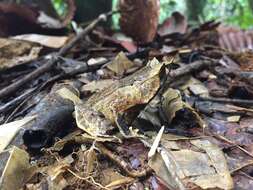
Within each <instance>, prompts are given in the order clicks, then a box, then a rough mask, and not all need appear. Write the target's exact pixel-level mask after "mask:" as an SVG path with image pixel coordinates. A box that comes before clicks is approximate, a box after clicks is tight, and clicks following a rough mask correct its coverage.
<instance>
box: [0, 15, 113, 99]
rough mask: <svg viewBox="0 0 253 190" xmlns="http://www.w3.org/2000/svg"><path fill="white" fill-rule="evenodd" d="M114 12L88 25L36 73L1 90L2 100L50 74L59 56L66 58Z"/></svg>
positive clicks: (0, 96)
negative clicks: (40, 77) (38, 78)
mask: <svg viewBox="0 0 253 190" xmlns="http://www.w3.org/2000/svg"><path fill="white" fill-rule="evenodd" d="M111 14H112V12H110V13H108V14H102V15H100V16H99V17H98V18H97V19H95V20H94V21H93V22H92V23H91V24H90V25H88V26H87V27H86V28H85V29H84V30H83V31H82V32H80V33H79V34H78V35H77V36H76V37H75V38H73V39H72V40H71V41H70V42H69V43H68V44H66V45H65V46H64V47H62V48H61V49H60V50H59V52H58V53H56V55H53V56H52V57H51V59H50V60H48V62H47V63H45V64H43V65H42V66H41V67H39V68H38V69H36V70H35V71H33V72H31V73H29V74H28V75H26V76H25V77H24V78H22V79H21V80H19V81H16V82H15V83H13V84H11V85H9V86H7V87H5V88H4V89H2V90H0V98H3V97H6V96H8V95H10V94H11V93H13V92H15V91H16V90H18V89H19V88H20V87H22V86H23V85H25V84H26V83H28V82H29V81H31V80H33V79H35V78H37V77H38V76H40V75H42V74H43V73H45V72H48V71H50V70H51V68H52V67H53V66H54V65H55V63H56V62H57V60H58V56H65V55H66V54H67V53H68V51H69V50H71V49H72V48H73V47H74V46H75V45H76V44H77V42H79V41H80V40H81V39H82V38H83V37H84V36H86V35H87V34H89V33H90V32H91V31H92V30H93V29H94V28H95V27H96V26H97V24H98V23H99V22H101V21H105V20H106V18H107V17H108V16H110V15H111Z"/></svg>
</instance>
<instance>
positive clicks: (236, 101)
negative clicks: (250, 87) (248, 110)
mask: <svg viewBox="0 0 253 190" xmlns="http://www.w3.org/2000/svg"><path fill="white" fill-rule="evenodd" d="M198 100H199V101H211V102H220V103H231V104H243V105H248V106H252V105H253V100H244V99H230V98H214V97H198Z"/></svg>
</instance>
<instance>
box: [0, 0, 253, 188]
mask: <svg viewBox="0 0 253 190" xmlns="http://www.w3.org/2000/svg"><path fill="white" fill-rule="evenodd" d="M120 6H121V8H123V9H126V8H127V7H125V6H127V5H126V4H125V5H123V4H121V5H120ZM136 6H137V7H138V6H139V7H142V6H143V5H142V4H141V1H140V2H139V1H138V2H137V3H136ZM148 6H150V7H146V8H145V9H144V8H143V9H142V8H140V9H142V11H147V10H149V11H153V14H150V15H148V16H150V17H152V20H153V21H154V22H152V23H149V24H148V23H145V27H146V29H147V30H148V28H149V26H150V31H149V32H147V33H145V34H144V33H143V31H138V27H139V23H132V24H131V22H135V21H134V20H127V18H128V16H129V15H128V14H130V13H128V12H124V14H122V16H123V17H125V18H122V20H121V22H122V23H121V25H122V27H123V31H125V32H126V34H128V35H129V36H130V37H132V38H133V39H132V40H128V41H127V46H126V43H124V38H121V39H120V40H118V41H117V40H116V38H115V37H113V36H119V34H117V33H116V32H111V33H108V32H107V31H106V30H103V28H102V29H101V28H100V27H97V25H98V24H99V23H100V22H102V21H104V18H106V17H110V16H111V15H112V14H114V13H108V14H105V15H102V16H99V17H98V18H97V19H95V20H94V21H93V22H92V23H91V24H90V25H88V26H87V27H86V28H85V29H83V31H82V32H81V33H79V34H77V35H76V36H74V35H73V34H71V35H69V36H62V37H61V38H60V37H59V39H63V41H60V42H59V43H58V44H57V45H56V44H54V43H55V40H56V41H57V38H55V37H52V36H51V37H50V36H39V38H40V39H39V40H38V39H37V37H35V36H34V35H33V36H32V35H31V36H29V34H26V35H24V36H19V37H16V39H12V38H7V37H6V38H2V39H1V40H3V41H4V42H5V43H4V44H5V45H2V46H1V47H0V54H2V56H1V59H0V64H1V66H0V68H1V70H0V72H1V76H0V80H1V82H2V83H1V84H0V86H1V90H0V97H1V101H0V110H1V115H0V122H1V126H0V131H1V135H0V136H1V141H0V148H1V153H0V157H1V164H0V166H1V167H0V187H1V189H15V188H16V189H28V190H32V189H45V188H46V189H57V190H58V189H59V190H63V189H132V190H134V189H173V190H174V189H180V190H183V189H251V188H253V183H252V178H253V177H252V173H253V161H252V159H253V154H252V151H253V142H252V135H253V132H252V131H253V130H252V129H253V127H252V113H253V111H252V110H253V109H252V106H253V93H252V89H251V85H252V80H251V79H252V63H253V62H252V57H253V56H252V52H251V50H250V49H248V50H247V51H244V49H247V47H250V45H248V44H246V45H247V47H241V45H242V44H240V48H239V50H238V52H233V51H231V50H232V49H233V50H234V49H235V50H236V48H232V47H231V46H230V45H229V43H228V42H229V41H226V43H224V41H222V43H221V39H222V40H224V38H226V34H225V33H224V32H222V31H224V30H225V29H222V28H220V27H219V23H216V22H214V21H212V22H207V23H204V24H202V25H200V26H199V27H198V28H191V27H190V26H188V24H187V21H186V18H185V17H184V16H183V15H181V14H179V13H174V14H173V15H172V17H171V18H168V19H167V20H166V21H165V23H164V24H163V25H162V26H161V27H159V29H157V24H156V21H157V20H156V19H157V13H156V12H155V11H157V10H158V9H157V5H156V4H149V5H148ZM123 11H124V10H123ZM145 14H147V13H146V12H136V14H135V16H137V17H138V15H139V16H143V15H145ZM129 22H130V23H129ZM129 25H132V26H133V27H132V28H131V29H132V30H127V28H128V29H129ZM151 26H152V27H151ZM61 27H63V25H62V26H61ZM158 30H159V31H158ZM134 31H138V33H136V36H135V33H134ZM5 32H6V31H5ZM112 33H113V34H112ZM154 34H158V35H157V37H155V35H154ZM10 35H11V34H10ZM120 35H122V34H120ZM245 35H246V34H245ZM73 36H74V37H73ZM84 37H85V38H84ZM94 37H96V38H94ZM240 37H241V38H244V37H243V36H242V35H241V36H240ZM247 37H248V36H245V38H247ZM17 39H19V40H17ZM26 39H28V40H29V41H32V42H29V41H25V40H26ZM66 39H68V40H66ZM80 39H81V40H80ZM51 40H52V41H51ZM33 41H36V42H33ZM140 42H141V43H140ZM146 42H149V43H146ZM145 43H146V44H145ZM231 43H234V42H231ZM11 44H13V45H11ZM18 44H19V45H18ZM123 44H124V45H123ZM17 46H18V47H19V48H18V49H14V48H11V47H17ZM129 47H131V50H130V49H129ZM133 47H137V48H134V49H133ZM27 48H28V49H29V51H28V50H27ZM34 48H39V51H38V52H36V54H33V53H31V52H30V51H33V49H34ZM126 50H129V51H126Z"/></svg>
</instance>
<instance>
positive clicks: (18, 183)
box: [0, 147, 31, 190]
mask: <svg viewBox="0 0 253 190" xmlns="http://www.w3.org/2000/svg"><path fill="white" fill-rule="evenodd" d="M0 158H1V159H0V160H1V162H0V189H2V190H10V189H20V188H21V187H22V186H23V183H24V182H25V181H24V180H25V179H26V175H28V173H27V172H28V171H29V168H30V167H31V166H30V164H29V159H30V157H29V155H28V153H27V152H26V151H24V150H22V149H19V148H17V147H13V148H11V149H10V150H7V151H4V152H1V153H0Z"/></svg>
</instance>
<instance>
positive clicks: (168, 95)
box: [162, 88, 205, 128]
mask: <svg viewBox="0 0 253 190" xmlns="http://www.w3.org/2000/svg"><path fill="white" fill-rule="evenodd" d="M182 109H188V110H189V111H190V112H191V113H192V114H193V116H194V117H195V119H196V121H197V123H198V124H199V126H200V127H203V128H204V127H205V123H204V121H203V120H202V119H201V117H200V116H199V115H198V113H197V112H196V111H195V110H194V109H193V108H192V107H191V106H190V105H189V104H187V103H186V102H183V101H182V98H181V95H180V92H179V91H178V90H174V89H172V88H169V89H168V90H167V91H166V92H165V93H164V94H163V97H162V110H163V112H164V113H165V116H166V117H167V119H168V121H169V122H171V121H172V120H173V119H174V118H175V116H176V113H177V111H179V110H182Z"/></svg>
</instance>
